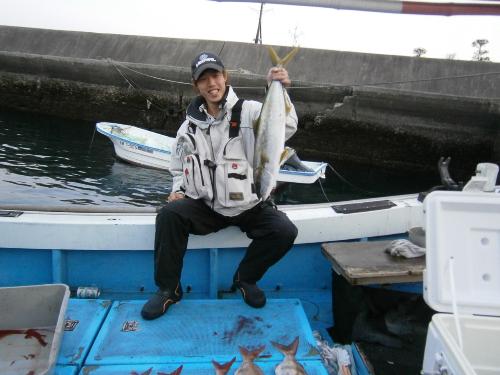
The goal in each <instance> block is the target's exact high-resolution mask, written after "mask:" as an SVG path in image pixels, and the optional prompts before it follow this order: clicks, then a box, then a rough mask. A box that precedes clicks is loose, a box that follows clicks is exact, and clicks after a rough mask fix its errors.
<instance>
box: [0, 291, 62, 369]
mask: <svg viewBox="0 0 500 375" xmlns="http://www.w3.org/2000/svg"><path fill="white" fill-rule="evenodd" d="M68 299H69V288H68V286H67V285H63V284H51V285H32V286H19V287H8V288H0V301H1V304H0V374H2V375H20V374H22V375H25V374H30V375H46V374H52V373H53V369H54V364H55V362H56V358H57V353H58V350H59V346H60V343H61V337H62V332H63V326H64V314H65V312H66V307H67V305H68Z"/></svg>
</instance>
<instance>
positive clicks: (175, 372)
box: [171, 365, 183, 375]
mask: <svg viewBox="0 0 500 375" xmlns="http://www.w3.org/2000/svg"><path fill="white" fill-rule="evenodd" d="M182 366H183V365H180V366H179V367H178V368H177V370H175V371H174V372H172V374H171V375H180V373H181V371H182Z"/></svg>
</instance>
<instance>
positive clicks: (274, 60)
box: [267, 46, 299, 66]
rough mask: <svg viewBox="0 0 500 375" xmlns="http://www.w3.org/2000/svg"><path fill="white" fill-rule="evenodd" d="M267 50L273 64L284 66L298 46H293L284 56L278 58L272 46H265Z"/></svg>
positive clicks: (297, 49)
mask: <svg viewBox="0 0 500 375" xmlns="http://www.w3.org/2000/svg"><path fill="white" fill-rule="evenodd" d="M267 49H268V51H269V56H270V57H271V62H272V63H273V66H285V65H286V64H287V63H288V62H289V61H290V60H291V59H292V58H293V57H294V56H295V54H296V53H297V52H298V51H299V47H294V48H293V49H292V50H291V51H290V52H288V53H287V54H286V56H285V57H283V58H280V57H279V56H278V54H277V53H276V51H275V50H274V48H273V47H271V46H269V47H267Z"/></svg>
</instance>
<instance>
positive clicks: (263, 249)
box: [154, 198, 297, 290]
mask: <svg viewBox="0 0 500 375" xmlns="http://www.w3.org/2000/svg"><path fill="white" fill-rule="evenodd" d="M230 225H236V226H238V227H239V228H240V229H241V230H242V231H243V232H245V233H246V235H247V236H248V238H250V239H252V242H251V243H250V245H249V246H248V248H247V251H246V254H245V256H244V257H243V259H242V261H241V263H240V265H239V267H238V269H237V271H236V273H235V277H236V276H237V274H238V273H239V275H238V276H239V280H241V281H246V282H248V283H256V282H257V281H259V280H260V279H261V278H262V276H264V273H265V272H266V271H267V270H268V268H269V267H271V266H272V265H273V264H275V263H276V262H277V261H278V260H280V259H281V258H282V257H283V256H284V255H285V254H286V253H287V251H288V250H290V249H291V247H292V245H293V242H294V241H295V238H296V237H297V227H296V226H295V225H294V224H293V223H292V222H291V221H290V219H289V218H288V217H287V216H286V215H285V214H284V213H283V212H281V211H278V210H277V209H276V208H275V207H274V206H272V205H270V204H266V203H264V204H258V205H257V206H255V207H254V208H252V209H250V210H248V211H245V212H243V213H242V214H240V215H238V216H235V217H227V216H223V215H220V214H218V213H216V212H214V211H212V210H211V209H210V208H209V207H208V206H207V205H206V204H205V203H204V202H203V201H201V200H198V199H190V198H184V199H179V200H176V201H173V202H170V203H168V204H167V205H166V206H165V207H163V208H162V209H161V210H160V212H159V213H158V215H157V217H156V234H155V254H154V257H155V259H154V260H155V269H154V271H155V275H154V276H155V282H156V285H157V286H158V287H159V288H160V289H163V290H164V289H173V288H175V287H176V286H177V283H178V282H179V281H180V278H181V272H182V266H183V259H184V254H185V253H186V248H187V243H188V237H189V234H197V235H205V234H209V233H213V232H217V231H219V230H220V229H223V228H226V227H228V226H230Z"/></svg>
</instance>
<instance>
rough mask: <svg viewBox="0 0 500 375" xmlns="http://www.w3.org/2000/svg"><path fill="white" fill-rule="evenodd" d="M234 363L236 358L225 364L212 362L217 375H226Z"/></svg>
mask: <svg viewBox="0 0 500 375" xmlns="http://www.w3.org/2000/svg"><path fill="white" fill-rule="evenodd" d="M234 361H236V357H234V358H233V359H231V360H230V361H229V362H226V363H223V364H220V363H219V362H216V361H214V360H212V364H213V365H214V367H215V375H226V374H227V373H228V372H229V369H230V368H231V366H232V365H233V363H234Z"/></svg>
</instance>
